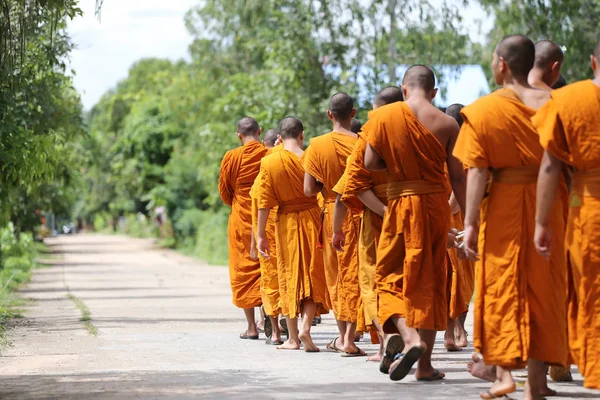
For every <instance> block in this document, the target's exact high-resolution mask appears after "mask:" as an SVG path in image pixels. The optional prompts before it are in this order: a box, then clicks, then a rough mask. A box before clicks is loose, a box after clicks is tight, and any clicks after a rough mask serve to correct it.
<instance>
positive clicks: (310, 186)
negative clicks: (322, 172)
mask: <svg viewBox="0 0 600 400" xmlns="http://www.w3.org/2000/svg"><path fill="white" fill-rule="evenodd" d="M321 190H323V184H322V183H321V182H318V181H317V179H316V178H315V177H314V176H312V175H311V174H309V173H308V172H305V173H304V194H305V195H306V196H307V197H312V196H316V195H317V193H319V192H320V191H321Z"/></svg>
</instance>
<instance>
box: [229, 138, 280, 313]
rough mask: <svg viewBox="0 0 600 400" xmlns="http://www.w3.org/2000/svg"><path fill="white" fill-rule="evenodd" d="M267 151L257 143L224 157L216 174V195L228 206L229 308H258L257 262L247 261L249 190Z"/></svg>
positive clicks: (250, 213) (248, 257)
mask: <svg viewBox="0 0 600 400" xmlns="http://www.w3.org/2000/svg"><path fill="white" fill-rule="evenodd" d="M267 151H268V150H267V148H266V147H265V146H263V145H262V144H261V143H259V142H257V141H252V142H249V143H246V144H245V145H244V146H240V147H238V148H236V149H233V150H230V151H228V152H227V153H225V156H224V157H223V161H221V170H220V173H219V193H220V195H221V199H222V200H223V202H224V203H225V204H227V205H229V206H231V214H230V215H229V223H228V226H227V237H228V242H229V244H228V245H229V279H230V283H231V291H232V294H233V304H234V305H235V306H237V307H240V308H252V307H258V306H260V305H261V303H262V300H261V296H260V262H259V261H253V260H252V259H251V258H250V244H251V240H252V236H251V235H252V199H251V198H250V188H251V187H252V184H253V183H254V180H255V179H256V176H257V175H258V172H259V168H260V160H261V159H262V158H263V157H264V156H265V155H266V154H267Z"/></svg>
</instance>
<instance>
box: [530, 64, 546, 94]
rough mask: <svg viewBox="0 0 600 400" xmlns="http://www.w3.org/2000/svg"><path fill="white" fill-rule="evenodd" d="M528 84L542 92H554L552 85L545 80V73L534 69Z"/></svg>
mask: <svg viewBox="0 0 600 400" xmlns="http://www.w3.org/2000/svg"><path fill="white" fill-rule="evenodd" d="M527 84H528V85H529V86H531V87H533V88H536V89H540V90H552V88H551V87H550V85H548V84H547V83H546V81H545V80H544V71H542V70H540V69H537V68H534V69H532V70H531V72H530V73H529V76H528V77H527Z"/></svg>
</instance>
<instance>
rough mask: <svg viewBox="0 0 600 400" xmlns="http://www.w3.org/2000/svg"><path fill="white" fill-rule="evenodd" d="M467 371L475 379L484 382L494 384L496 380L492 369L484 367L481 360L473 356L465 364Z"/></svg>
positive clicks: (487, 366)
mask: <svg viewBox="0 0 600 400" xmlns="http://www.w3.org/2000/svg"><path fill="white" fill-rule="evenodd" d="M467 371H468V372H469V373H470V374H471V375H473V376H474V377H475V378H479V379H483V380H484V381H488V382H494V381H495V380H496V372H495V371H494V367H492V366H489V365H485V364H484V363H483V360H482V359H481V358H479V357H477V355H475V354H473V357H472V360H471V361H469V364H467Z"/></svg>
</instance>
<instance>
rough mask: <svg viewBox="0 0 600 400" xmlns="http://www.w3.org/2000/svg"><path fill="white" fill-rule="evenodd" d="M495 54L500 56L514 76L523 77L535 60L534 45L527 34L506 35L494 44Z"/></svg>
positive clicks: (525, 76)
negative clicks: (496, 44)
mask: <svg viewBox="0 0 600 400" xmlns="http://www.w3.org/2000/svg"><path fill="white" fill-rule="evenodd" d="M496 55H497V56H498V58H500V57H502V58H503V59H504V61H505V62H506V64H507V65H508V68H509V69H510V72H511V73H512V75H513V76H514V77H515V78H525V79H527V75H528V74H529V71H531V68H533V64H534V62H535V45H534V44H533V42H532V41H531V39H529V38H528V37H527V36H524V35H511V36H507V37H505V38H504V39H502V40H501V41H500V43H498V46H496Z"/></svg>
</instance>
